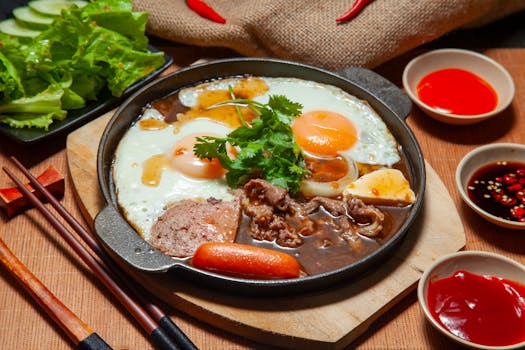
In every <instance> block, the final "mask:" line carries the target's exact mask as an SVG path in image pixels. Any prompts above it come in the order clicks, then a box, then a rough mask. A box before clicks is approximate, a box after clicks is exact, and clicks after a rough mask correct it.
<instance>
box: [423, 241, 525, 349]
mask: <svg viewBox="0 0 525 350" xmlns="http://www.w3.org/2000/svg"><path fill="white" fill-rule="evenodd" d="M417 295H418V301H419V304H420V306H421V308H422V309H423V312H424V314H425V317H426V318H427V320H428V321H429V322H430V323H431V324H432V326H434V327H435V328H436V329H437V330H438V331H439V332H441V333H443V334H444V335H445V336H447V337H449V338H450V339H452V340H454V341H455V342H457V343H459V344H461V345H463V346H467V347H470V348H474V349H491V350H502V349H519V348H523V347H524V346H525V266H524V265H522V264H520V263H519V262H517V261H515V260H512V259H510V258H508V257H505V256H503V255H499V254H495V253H491V252H484V251H463V252H458V253H453V254H450V255H447V256H444V257H442V258H440V259H439V260H437V261H436V262H435V263H434V264H432V266H430V267H429V268H428V269H427V270H426V271H425V272H424V273H423V275H422V277H421V279H420V281H419V284H418V290H417Z"/></svg>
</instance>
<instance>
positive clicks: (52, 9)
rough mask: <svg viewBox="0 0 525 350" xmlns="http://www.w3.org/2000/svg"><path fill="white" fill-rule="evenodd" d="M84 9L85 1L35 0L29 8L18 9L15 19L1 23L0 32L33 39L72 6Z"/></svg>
mask: <svg viewBox="0 0 525 350" xmlns="http://www.w3.org/2000/svg"><path fill="white" fill-rule="evenodd" d="M73 4H75V5H77V6H78V7H84V6H86V5H87V4H88V2H87V1H84V0H34V1H30V2H29V3H28V6H21V7H17V8H15V9H14V10H13V17H14V18H9V19H6V20H3V21H1V22H0V32H2V33H4V34H8V35H12V36H17V37H24V38H32V37H35V36H37V35H38V34H40V32H41V31H42V30H46V29H47V28H49V27H50V26H51V23H53V20H54V18H55V17H57V16H59V15H60V13H61V12H62V10H63V9H66V8H68V7H70V6H71V5H73Z"/></svg>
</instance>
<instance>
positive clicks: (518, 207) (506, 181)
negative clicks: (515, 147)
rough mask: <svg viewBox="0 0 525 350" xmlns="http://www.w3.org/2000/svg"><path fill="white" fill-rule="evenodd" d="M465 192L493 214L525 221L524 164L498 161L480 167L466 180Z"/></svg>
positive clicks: (511, 219)
mask: <svg viewBox="0 0 525 350" xmlns="http://www.w3.org/2000/svg"><path fill="white" fill-rule="evenodd" d="M467 194H468V196H469V198H470V199H471V200H472V201H473V202H474V203H475V204H476V205H477V206H478V207H480V208H481V209H483V210H485V211H486V212H488V213H490V214H492V215H494V216H497V217H500V218H502V219H506V220H510V221H517V222H525V163H520V162H511V161H498V162H494V163H489V164H486V165H484V166H482V167H481V168H479V169H478V170H477V171H476V172H475V173H474V174H473V175H472V177H471V178H470V179H469V181H468V184H467Z"/></svg>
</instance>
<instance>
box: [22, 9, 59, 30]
mask: <svg viewBox="0 0 525 350" xmlns="http://www.w3.org/2000/svg"><path fill="white" fill-rule="evenodd" d="M13 16H14V17H15V19H16V21H17V22H18V23H20V24H21V25H23V26H25V27H27V28H29V29H34V30H46V29H47V28H49V27H50V26H51V23H53V18H52V17H48V16H43V15H41V14H39V13H38V12H36V11H33V10H31V9H30V8H29V7H27V6H23V7H17V8H15V9H14V10H13Z"/></svg>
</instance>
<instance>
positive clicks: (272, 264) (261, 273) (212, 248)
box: [192, 242, 301, 279]
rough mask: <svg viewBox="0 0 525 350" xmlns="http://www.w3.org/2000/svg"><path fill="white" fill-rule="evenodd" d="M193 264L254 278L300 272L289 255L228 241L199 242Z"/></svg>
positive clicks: (228, 273) (295, 274)
mask: <svg viewBox="0 0 525 350" xmlns="http://www.w3.org/2000/svg"><path fill="white" fill-rule="evenodd" d="M192 265H193V266H195V267H197V268H200V269H203V270H208V271H213V272H217V273H221V274H227V275H238V276H243V277H247V278H254V279H280V278H283V279H284V278H296V277H299V275H300V273H301V266H300V265H299V263H298V262H297V260H296V259H295V258H294V257H293V256H291V255H289V254H286V253H283V252H280V251H276V250H271V249H266V248H260V247H255V246H250V245H246V244H240V243H230V242H210V243H204V244H202V245H201V246H199V248H197V250H196V251H195V254H194V255H193V258H192Z"/></svg>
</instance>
